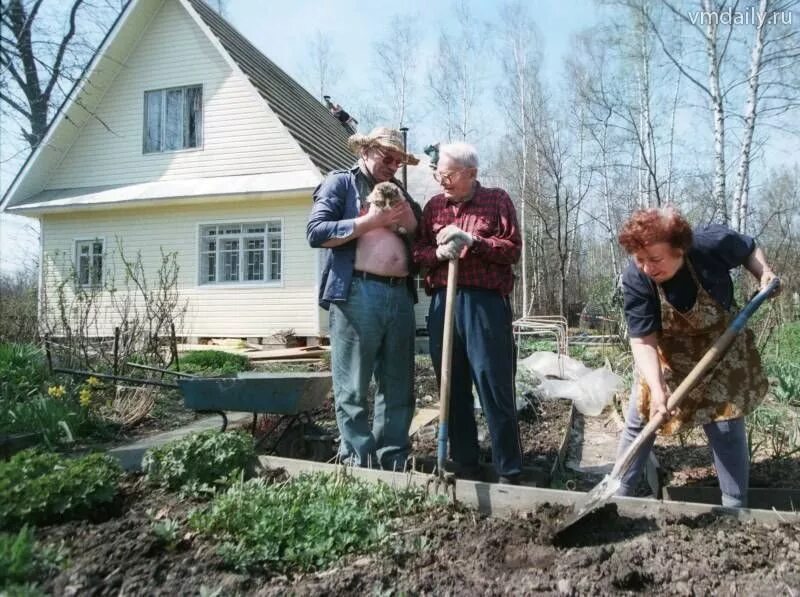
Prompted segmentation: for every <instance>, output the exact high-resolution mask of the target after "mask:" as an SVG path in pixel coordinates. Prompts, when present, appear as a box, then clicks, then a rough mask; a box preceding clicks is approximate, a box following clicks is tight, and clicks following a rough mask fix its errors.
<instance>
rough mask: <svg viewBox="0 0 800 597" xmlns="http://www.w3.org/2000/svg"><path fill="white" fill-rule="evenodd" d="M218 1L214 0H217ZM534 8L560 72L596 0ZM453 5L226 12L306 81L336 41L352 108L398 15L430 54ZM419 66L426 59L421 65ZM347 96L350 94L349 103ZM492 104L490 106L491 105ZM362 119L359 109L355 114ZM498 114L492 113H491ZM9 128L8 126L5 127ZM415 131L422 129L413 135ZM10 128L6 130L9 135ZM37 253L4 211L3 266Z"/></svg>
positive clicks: (297, 3)
mask: <svg viewBox="0 0 800 597" xmlns="http://www.w3.org/2000/svg"><path fill="white" fill-rule="evenodd" d="M211 4H212V6H213V5H215V4H216V3H215V2H211ZM470 6H471V9H472V11H473V15H474V17H475V18H476V19H478V20H480V21H490V20H491V19H493V18H495V15H496V12H497V6H498V3H497V2H496V1H493V0H473V1H472V2H471V3H470ZM530 7H531V12H532V13H533V15H534V18H535V20H536V22H537V25H538V27H539V31H540V33H541V38H542V49H543V50H544V51H543V64H542V74H543V77H544V78H546V79H549V80H556V79H558V78H559V77H560V75H559V72H560V64H561V61H562V59H563V56H564V55H565V54H566V53H567V52H568V50H569V46H570V37H571V35H572V34H573V33H575V32H577V31H579V30H580V29H582V28H584V27H587V26H589V25H591V24H592V23H593V21H594V19H595V18H596V8H595V4H594V2H592V0H575V1H574V2H561V1H559V0H532V1H531V3H530ZM452 11H453V5H452V3H451V2H448V1H439V2H430V1H429V0H424V1H423V0H406V1H405V2H396V3H391V2H375V3H365V2H357V1H355V0H337V1H336V2H333V1H332V0H293V1H291V2H276V1H268V2H265V1H264V0H227V1H226V2H224V8H223V15H224V16H225V18H226V19H227V20H228V21H229V22H231V23H232V24H233V26H234V27H236V28H237V29H238V30H239V31H240V32H241V33H242V34H244V35H245V36H246V37H247V38H248V39H249V40H250V41H251V42H252V43H253V44H254V45H255V46H256V47H258V48H259V49H260V50H261V51H262V52H263V53H264V54H265V55H266V56H268V57H269V58H270V59H271V60H273V62H275V63H276V64H278V66H280V67H281V68H283V69H284V70H285V71H286V72H288V73H289V74H290V75H291V76H293V77H294V78H295V79H298V80H300V81H301V82H304V83H305V82H306V80H305V77H304V72H307V70H305V68H304V67H306V68H307V66H306V65H307V64H308V56H309V50H308V45H309V41H310V40H312V39H314V37H315V35H316V34H317V32H318V31H319V32H322V33H323V34H325V35H326V36H328V37H329V38H330V40H331V43H332V47H333V50H334V52H335V54H336V58H337V59H338V61H339V62H340V63H341V66H342V67H343V73H342V76H341V78H340V80H338V81H337V82H336V84H335V86H333V87H334V93H335V94H336V96H335V97H334V99H335V100H336V101H339V102H341V103H342V105H344V106H345V108H346V109H349V110H351V111H352V110H353V107H352V105H353V104H352V102H353V99H354V98H355V97H359V96H361V97H363V95H364V93H365V91H368V90H367V89H366V85H367V84H368V83H367V79H368V76H367V74H368V71H369V69H370V68H371V66H372V65H373V64H374V62H373V55H372V51H371V47H372V45H373V43H374V42H376V41H379V40H381V39H385V38H386V36H387V35H390V34H389V33H387V31H386V26H387V24H388V22H389V21H390V19H391V17H392V16H393V15H395V14H402V15H415V17H414V21H415V22H416V23H418V25H419V28H420V38H421V44H422V47H421V48H420V56H427V55H429V54H430V52H431V51H432V49H433V48H434V46H435V42H436V39H437V35H438V31H439V29H440V28H441V27H447V23H448V22H452V21H453V13H452ZM420 66H421V68H424V67H425V65H424V64H421V65H420ZM348 98H349V99H351V104H349V106H350V107H348V101H347V100H348ZM488 109H489V110H491V109H492V107H491V106H489V108H488ZM354 115H355V116H356V118H358V115H357V114H354ZM493 117H494V116H493ZM2 128H3V129H4V130H6V131H8V130H9V128H11V127H9V126H7V124H6V123H4V126H3V127H2ZM415 135H416V136H415ZM10 136H11V135H8V134H7V135H5V137H10ZM425 136H426V133H425V132H423V131H413V130H412V131H411V132H410V133H409V139H410V143H411V145H412V147H416V146H422V145H424V144H427V143H428V142H430V140H429V139H424V138H423V137H425ZM0 144H2V145H3V148H2V152H1V153H2V155H3V156H4V158H7V157H8V156H9V155H13V154H16V153H19V155H18V157H16V158H15V159H11V160H8V159H3V161H2V163H0V193H4V192H5V190H6V189H7V188H8V186H9V185H10V184H11V182H12V180H13V177H14V175H15V174H16V170H17V169H18V168H19V167H20V166H21V165H22V161H23V157H24V151H22V152H20V148H21V145H20V143H19V142H18V141H17V140H16V139H12V138H3V139H0ZM37 253H38V233H37V223H36V221H35V220H31V219H28V218H22V217H19V216H11V215H8V214H3V215H0V272H10V271H15V270H17V269H20V268H21V267H24V266H25V265H26V264H29V263H30V261H31V260H32V259H34V258H35V257H36V255H37Z"/></svg>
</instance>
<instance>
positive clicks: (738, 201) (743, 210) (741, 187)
mask: <svg viewBox="0 0 800 597" xmlns="http://www.w3.org/2000/svg"><path fill="white" fill-rule="evenodd" d="M768 5H769V2H768V0H761V2H760V3H759V6H758V19H757V21H756V31H755V38H754V40H753V52H752V54H751V58H750V74H749V77H748V80H747V82H748V89H747V106H746V107H745V111H744V133H743V136H742V145H741V148H740V152H739V168H738V170H737V172H736V187H735V189H734V194H733V227H734V229H735V230H736V231H737V232H741V233H744V232H745V229H746V223H747V190H746V189H747V185H748V178H749V174H750V150H751V148H752V145H753V132H754V130H755V127H756V115H757V114H758V112H757V107H758V76H759V74H760V72H761V57H762V56H763V54H764V36H765V31H766V22H767V16H768V15H767V9H768Z"/></svg>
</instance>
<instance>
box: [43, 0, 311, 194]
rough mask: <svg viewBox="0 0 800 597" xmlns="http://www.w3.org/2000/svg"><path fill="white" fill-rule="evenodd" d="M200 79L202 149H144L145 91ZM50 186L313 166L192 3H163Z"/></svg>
mask: <svg viewBox="0 0 800 597" xmlns="http://www.w3.org/2000/svg"><path fill="white" fill-rule="evenodd" d="M197 84H202V86H203V133H202V135H203V144H202V147H201V148H197V149H187V150H181V151H173V152H164V153H150V154H144V153H143V151H142V135H143V126H144V123H143V118H144V92H145V91H147V90H154V89H163V88H169V87H181V86H188V85H197ZM96 115H97V117H96V118H90V119H89V120H88V121H87V123H86V124H85V125H84V127H83V130H82V131H81V132H80V133H79V135H78V136H77V139H76V141H75V142H74V144H73V145H72V147H70V148H69V150H68V151H67V152H66V155H65V157H64V159H63V160H62V161H61V163H60V164H59V165H58V167H57V168H56V170H55V171H54V172H53V175H52V176H51V177H50V179H49V180H48V182H47V184H46V187H45V188H46V189H63V188H81V187H94V186H103V185H120V184H130V183H138V182H145V181H153V180H174V179H191V178H201V177H213V176H222V175H225V176H233V175H239V174H258V173H272V172H290V171H304V170H312V169H314V168H313V165H312V164H311V162H310V160H309V159H308V158H307V156H305V155H304V154H303V153H302V152H301V151H300V149H299V146H298V145H297V143H296V142H295V141H294V140H293V139H292V138H291V136H290V135H289V133H288V132H287V131H286V129H285V128H284V127H283V125H282V124H281V123H280V121H279V120H278V118H277V117H276V116H275V114H274V113H273V112H272V111H271V110H270V109H269V107H268V105H267V104H266V102H265V101H264V100H263V99H262V98H261V97H260V96H259V95H258V93H257V91H256V90H255V89H254V87H253V86H252V85H251V84H250V82H249V81H248V80H247V79H246V78H245V77H244V75H242V74H241V72H239V71H238V70H237V69H234V68H232V67H231V66H230V64H229V63H228V62H227V61H226V60H225V59H224V57H223V56H222V55H221V54H220V52H219V51H218V49H217V48H216V47H215V46H214V44H212V43H211V41H210V40H209V39H208V37H207V36H206V34H205V33H204V32H203V31H202V30H201V29H200V27H199V26H198V24H197V23H196V22H195V21H194V20H193V18H192V17H191V16H190V15H189V14H188V13H187V12H186V9H185V8H184V7H183V6H182V5H181V4H180V3H179V2H176V1H174V0H167V1H166V2H164V4H163V6H162V7H161V9H160V10H159V11H158V13H157V14H156V15H155V17H154V19H153V20H152V22H151V24H150V26H149V27H148V28H147V29H146V30H145V32H144V34H143V35H142V38H141V40H140V41H139V42H138V45H137V46H136V47H135V48H134V50H133V52H132V53H131V56H130V57H129V59H128V60H127V61H126V63H125V65H124V66H123V68H122V69H121V71H120V74H119V75H118V76H117V77H116V79H115V80H114V82H113V83H112V85H111V86H110V88H109V90H108V91H107V93H106V94H105V96H104V97H103V99H102V101H101V102H100V105H99V107H98V108H97V111H96Z"/></svg>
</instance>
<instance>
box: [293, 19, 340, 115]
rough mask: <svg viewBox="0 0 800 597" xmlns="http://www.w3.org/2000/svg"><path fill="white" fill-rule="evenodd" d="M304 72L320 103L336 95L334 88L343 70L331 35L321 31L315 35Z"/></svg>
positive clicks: (310, 45) (309, 48)
mask: <svg viewBox="0 0 800 597" xmlns="http://www.w3.org/2000/svg"><path fill="white" fill-rule="evenodd" d="M302 70H303V71H304V72H305V73H306V79H308V81H309V85H310V87H311V90H312V91H313V93H314V94H315V95H316V96H317V99H318V100H319V101H323V99H324V97H325V96H326V95H335V90H334V89H332V86H333V84H334V81H336V80H337V79H339V78H340V77H341V75H342V72H343V70H342V67H341V64H340V62H339V55H338V54H337V53H336V50H335V49H334V44H333V40H332V39H331V37H330V35H328V34H327V33H323V32H322V31H320V30H317V31H316V32H315V33H314V36H313V37H312V38H311V42H310V43H309V45H308V53H307V55H306V63H305V65H304V67H302Z"/></svg>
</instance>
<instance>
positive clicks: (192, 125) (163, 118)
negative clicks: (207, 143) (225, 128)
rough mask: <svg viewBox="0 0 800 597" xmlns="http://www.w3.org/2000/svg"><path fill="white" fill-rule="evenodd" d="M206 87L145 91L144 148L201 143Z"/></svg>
mask: <svg viewBox="0 0 800 597" xmlns="http://www.w3.org/2000/svg"><path fill="white" fill-rule="evenodd" d="M202 129H203V88H202V87H201V86H200V85H195V86H192V87H175V88H173V89H157V90H155V91H145V92H144V152H145V153H157V152H161V151H175V150H178V149H190V148H192V147H200V145H201V143H202Z"/></svg>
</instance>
